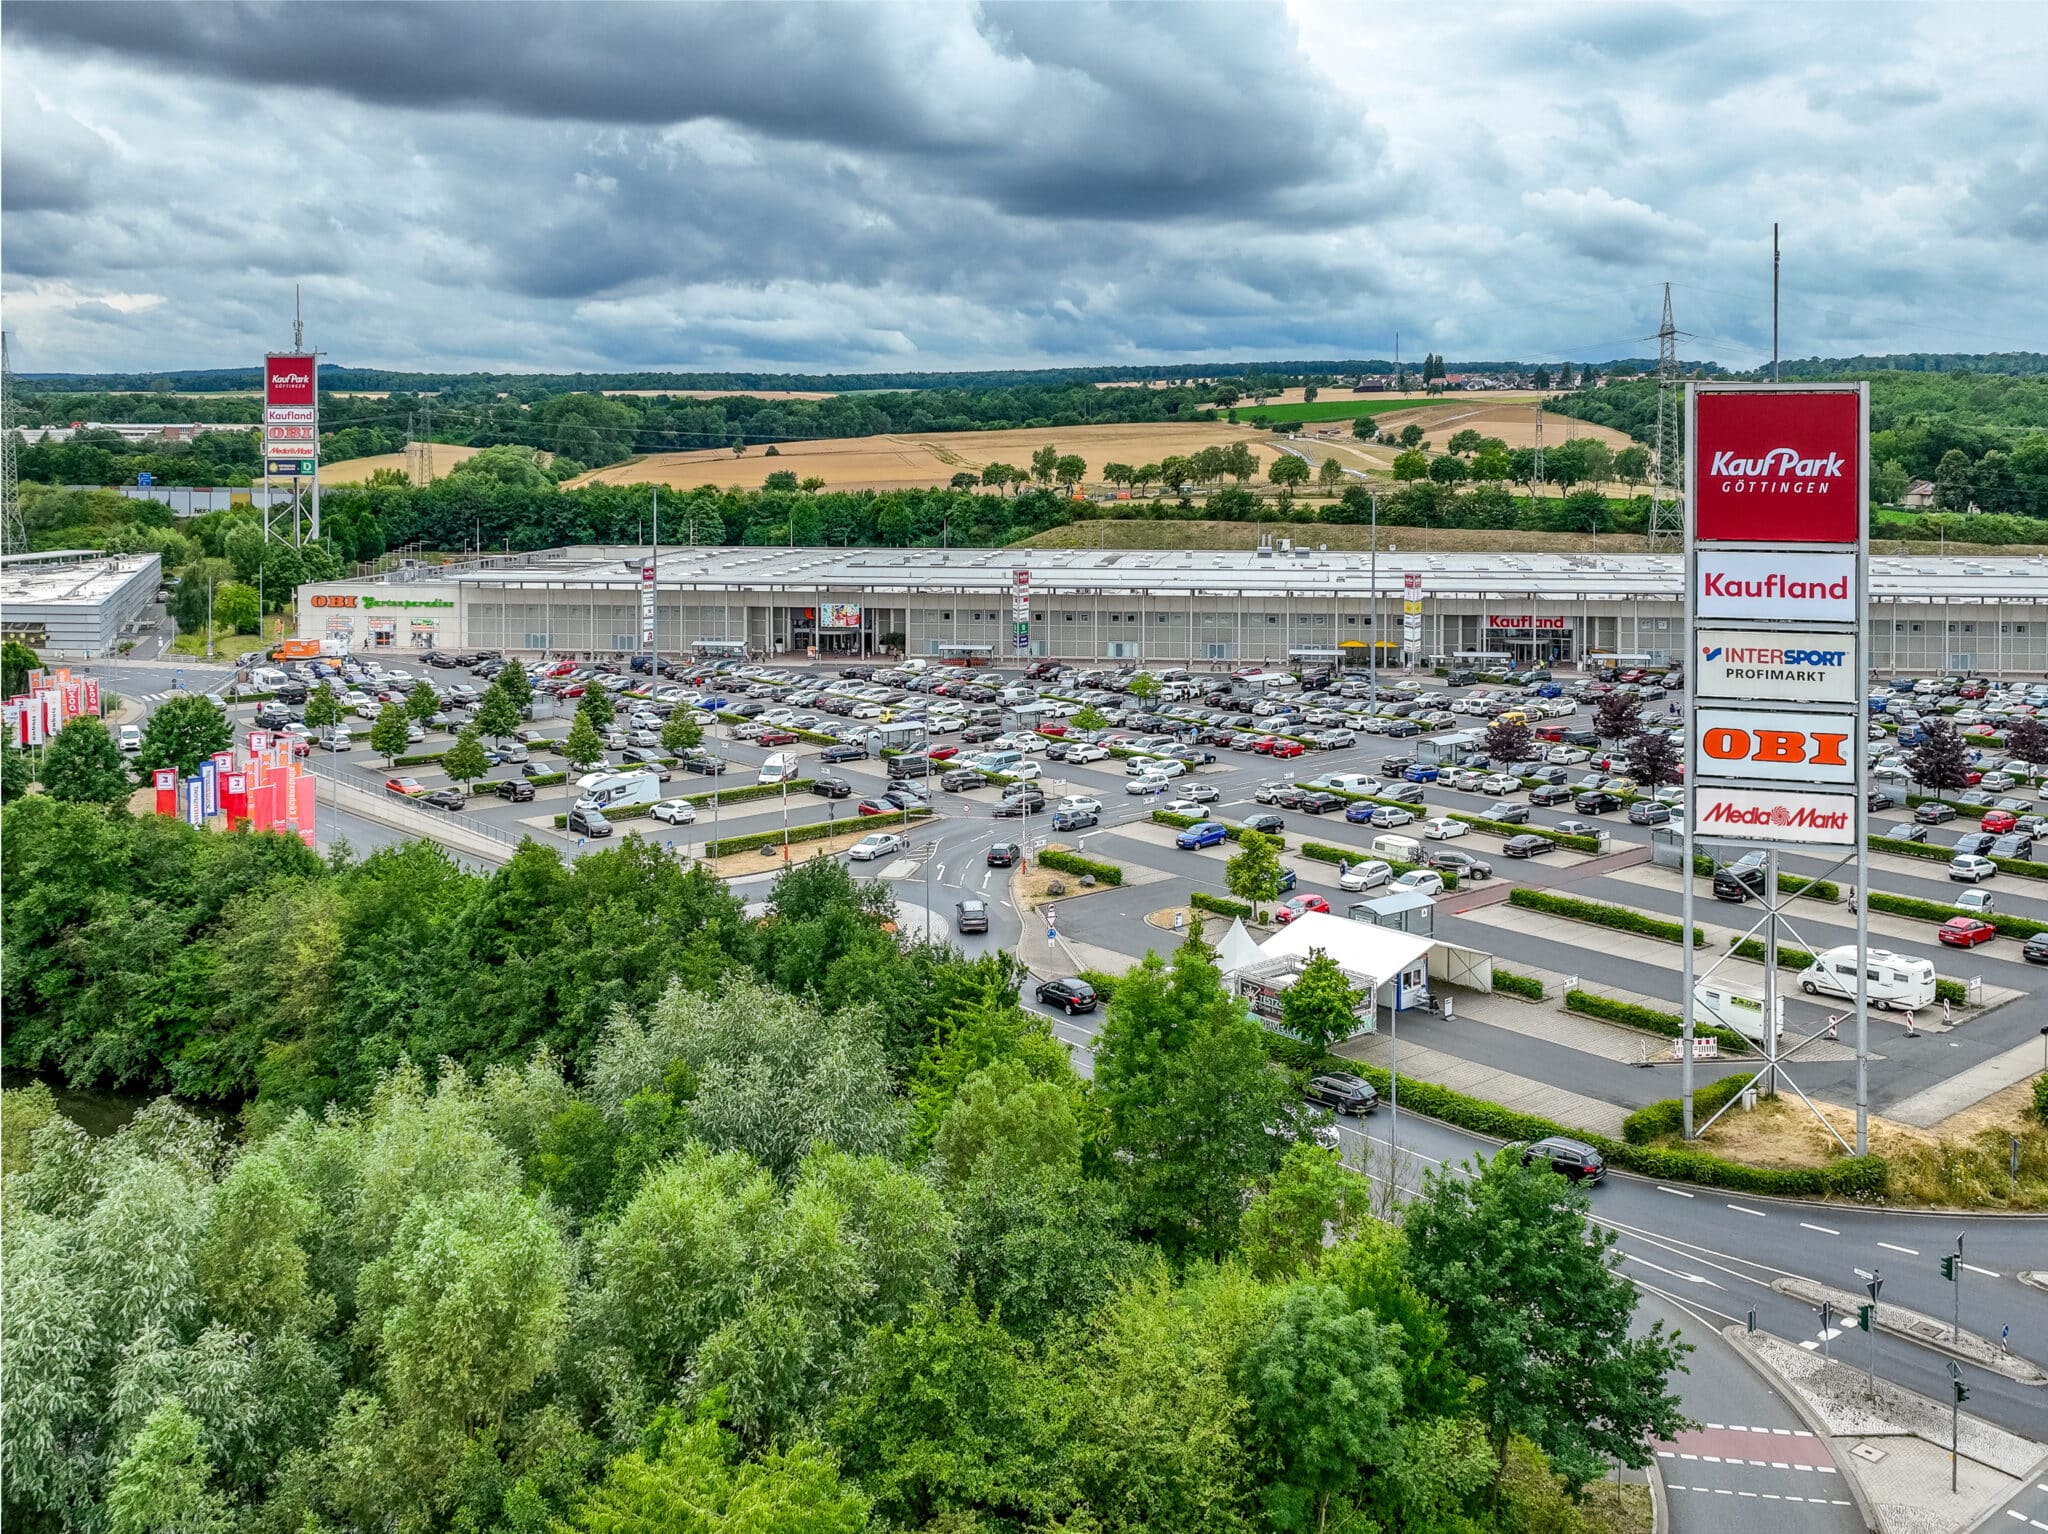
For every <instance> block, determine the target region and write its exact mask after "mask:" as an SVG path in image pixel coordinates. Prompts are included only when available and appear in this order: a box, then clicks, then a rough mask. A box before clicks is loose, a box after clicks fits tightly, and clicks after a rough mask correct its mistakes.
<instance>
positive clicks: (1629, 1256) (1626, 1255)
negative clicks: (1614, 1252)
mask: <svg viewBox="0 0 2048 1534" xmlns="http://www.w3.org/2000/svg"><path fill="white" fill-rule="evenodd" d="M1621 1260H1622V1261H1623V1262H1637V1263H1641V1264H1642V1265H1643V1266H1644V1267H1646V1268H1649V1269H1650V1270H1652V1271H1653V1272H1657V1273H1662V1274H1663V1275H1664V1276H1665V1277H1667V1278H1682V1279H1684V1280H1685V1281H1686V1282H1687V1283H1688V1284H1705V1285H1706V1286H1707V1287H1708V1288H1709V1289H1719V1288H1721V1286H1720V1285H1719V1284H1717V1283H1715V1282H1714V1281H1713V1280H1712V1279H1711V1278H1702V1277H1701V1276H1700V1275H1699V1274H1697V1273H1680V1272H1678V1271H1677V1270H1676V1269H1673V1268H1663V1267H1659V1266H1658V1265H1657V1264H1656V1263H1654V1262H1652V1261H1650V1259H1649V1258H1647V1257H1638V1256H1637V1255H1636V1254H1635V1253H1634V1252H1623V1253H1622V1254H1621ZM1723 1292H1724V1293H1725V1292H1726V1291H1725V1290H1724V1291H1723Z"/></svg>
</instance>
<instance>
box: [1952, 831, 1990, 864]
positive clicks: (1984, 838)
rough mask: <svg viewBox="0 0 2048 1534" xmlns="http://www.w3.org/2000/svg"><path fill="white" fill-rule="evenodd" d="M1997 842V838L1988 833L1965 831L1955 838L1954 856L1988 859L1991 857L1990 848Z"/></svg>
mask: <svg viewBox="0 0 2048 1534" xmlns="http://www.w3.org/2000/svg"><path fill="white" fill-rule="evenodd" d="M1997 842H1998V838H1997V837H1995V836H1993V835H1992V834H1991V833H1990V832H1989V831H1965V832H1964V833H1963V834H1962V835H1961V836H1958V837H1957V838H1956V846H1955V851H1956V856H1957V857H1962V856H1965V855H1968V856H1970V857H1978V858H1988V857H1990V856H1991V849H1992V847H1994V846H1995V845H1997Z"/></svg>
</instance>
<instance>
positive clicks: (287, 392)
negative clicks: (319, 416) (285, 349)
mask: <svg viewBox="0 0 2048 1534" xmlns="http://www.w3.org/2000/svg"><path fill="white" fill-rule="evenodd" d="M314 365H315V359H314V358H313V357H312V356H310V355H286V356H273V357H265V358H264V359H263V403H264V404H266V405H310V404H313V403H314V401H315V398H316V395H315V390H314V386H313V380H314Z"/></svg>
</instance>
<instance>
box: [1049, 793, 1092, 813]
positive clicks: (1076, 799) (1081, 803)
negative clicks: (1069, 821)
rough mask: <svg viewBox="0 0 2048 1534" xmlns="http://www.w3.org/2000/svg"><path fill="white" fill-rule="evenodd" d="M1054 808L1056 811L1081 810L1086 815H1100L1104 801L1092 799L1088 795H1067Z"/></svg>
mask: <svg viewBox="0 0 2048 1534" xmlns="http://www.w3.org/2000/svg"><path fill="white" fill-rule="evenodd" d="M1053 808H1054V809H1056V810H1080V811H1082V812H1083V813H1085V814H1089V815H1100V814H1101V813H1102V801H1101V800H1100V799H1091V798H1089V797H1088V796H1087V795H1086V794H1067V795H1064V796H1063V797H1062V798H1061V799H1060V802H1059V803H1058V804H1055V805H1054V806H1053Z"/></svg>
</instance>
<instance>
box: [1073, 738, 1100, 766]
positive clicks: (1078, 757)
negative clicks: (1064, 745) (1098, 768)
mask: <svg viewBox="0 0 2048 1534" xmlns="http://www.w3.org/2000/svg"><path fill="white" fill-rule="evenodd" d="M1108 759H1109V752H1107V751H1106V750H1104V749H1103V748H1102V747H1101V746H1095V745H1089V744H1087V743H1086V742H1083V743H1082V744H1081V745H1078V746H1075V747H1074V748H1073V749H1072V750H1071V751H1069V752H1068V753H1067V760H1068V761H1070V762H1079V763H1087V762H1101V761H1107V760H1108Z"/></svg>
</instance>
